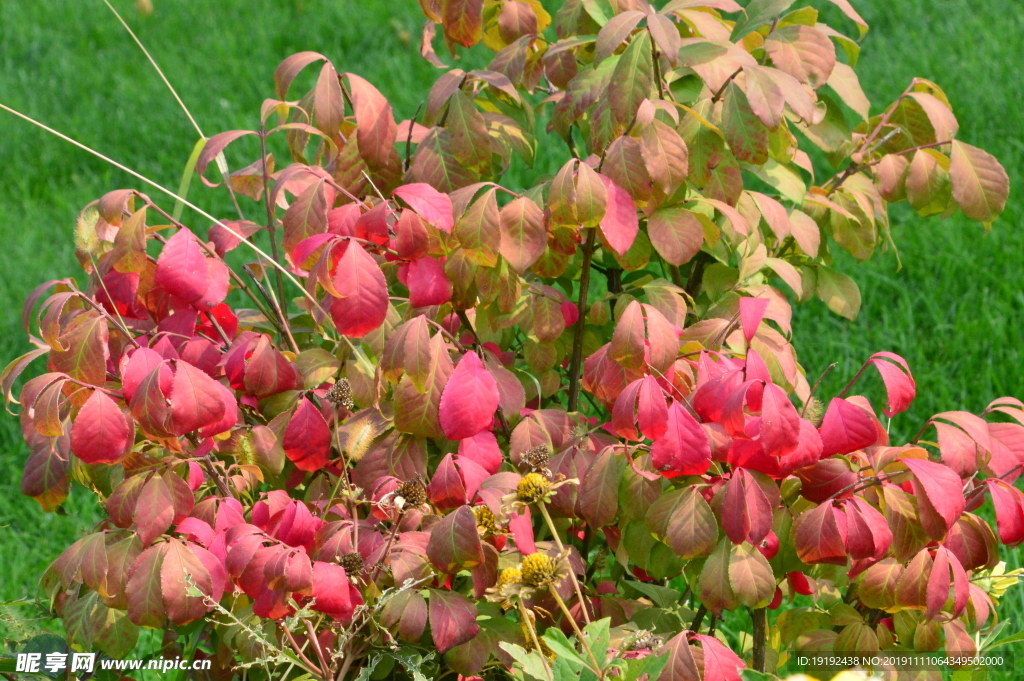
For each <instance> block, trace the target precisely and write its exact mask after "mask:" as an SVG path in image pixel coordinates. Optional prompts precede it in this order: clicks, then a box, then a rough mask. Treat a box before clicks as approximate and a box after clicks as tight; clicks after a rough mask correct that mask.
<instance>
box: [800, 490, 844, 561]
mask: <svg viewBox="0 0 1024 681" xmlns="http://www.w3.org/2000/svg"><path fill="white" fill-rule="evenodd" d="M845 520H846V517H845V516H842V515H839V514H837V513H836V510H835V507H834V506H833V505H832V502H831V501H827V502H825V503H823V504H821V505H820V506H818V507H816V508H813V509H811V510H809V511H806V512H804V513H802V514H801V515H799V516H797V518H796V520H795V521H794V523H793V541H794V544H795V546H796V554H797V556H799V558H800V560H802V561H803V562H805V563H807V564H808V565H813V564H815V563H829V564H832V565H846V561H847V555H846V524H845V522H843V521H845Z"/></svg>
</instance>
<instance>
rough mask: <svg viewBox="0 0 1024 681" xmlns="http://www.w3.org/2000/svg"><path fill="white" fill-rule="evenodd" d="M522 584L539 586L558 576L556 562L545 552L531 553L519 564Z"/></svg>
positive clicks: (552, 580) (545, 584) (549, 582)
mask: <svg viewBox="0 0 1024 681" xmlns="http://www.w3.org/2000/svg"><path fill="white" fill-rule="evenodd" d="M519 571H520V572H521V573H522V575H523V584H526V585H527V586H532V587H534V588H540V587H543V586H547V585H549V584H551V583H552V582H554V581H555V579H557V578H558V576H559V575H558V562H557V561H556V560H555V559H554V558H552V557H551V556H549V555H547V554H546V553H531V554H530V555H528V556H526V557H525V558H523V562H522V563H520V564H519Z"/></svg>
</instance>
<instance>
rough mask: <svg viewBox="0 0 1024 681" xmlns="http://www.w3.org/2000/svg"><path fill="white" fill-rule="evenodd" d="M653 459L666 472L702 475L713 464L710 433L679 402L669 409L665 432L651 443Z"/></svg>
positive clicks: (658, 467)
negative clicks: (709, 441) (708, 434)
mask: <svg viewBox="0 0 1024 681" xmlns="http://www.w3.org/2000/svg"><path fill="white" fill-rule="evenodd" d="M651 462H652V463H653V465H654V468H655V470H658V471H661V472H662V474H663V475H667V476H668V477H675V476H676V475H702V474H703V473H704V472H705V471H706V470H707V469H708V466H710V465H711V446H710V445H709V444H708V436H707V433H705V432H704V429H703V428H701V425H700V424H699V423H697V419H695V418H693V416H691V415H690V412H688V411H687V410H686V409H685V408H684V407H683V406H682V405H681V404H680V403H679V402H678V401H677V402H673V403H672V405H671V406H670V407H669V408H668V422H667V427H666V428H665V434H664V435H663V436H662V437H660V438H659V439H657V440H655V441H654V444H653V445H652V446H651Z"/></svg>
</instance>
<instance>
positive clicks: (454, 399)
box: [438, 352, 498, 440]
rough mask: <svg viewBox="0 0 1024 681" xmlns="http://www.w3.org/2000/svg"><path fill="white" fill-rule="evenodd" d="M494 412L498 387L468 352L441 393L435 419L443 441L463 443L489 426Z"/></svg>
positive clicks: (487, 372)
mask: <svg viewBox="0 0 1024 681" xmlns="http://www.w3.org/2000/svg"><path fill="white" fill-rule="evenodd" d="M497 409H498V383H497V382H496V381H495V380H494V377H493V376H491V374H490V372H489V371H487V369H486V368H484V365H483V362H481V361H480V358H479V357H478V356H477V355H476V354H475V353H472V352H467V353H466V354H465V355H463V356H462V359H461V360H460V361H459V364H458V366H456V367H455V371H454V372H453V373H452V375H451V378H449V379H448V383H447V384H446V385H445V387H444V392H442V393H441V405H440V407H439V409H438V417H439V419H440V421H441V428H442V429H443V430H444V434H445V437H447V438H448V439H449V440H463V439H465V438H467V437H473V436H474V435H476V434H477V433H479V432H480V431H482V430H484V429H486V428H487V427H488V426H490V425H491V419H492V418H493V417H494V412H495V411H496V410H497Z"/></svg>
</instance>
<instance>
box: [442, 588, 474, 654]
mask: <svg viewBox="0 0 1024 681" xmlns="http://www.w3.org/2000/svg"><path fill="white" fill-rule="evenodd" d="M476 614H477V613H476V606H475V605H473V603H472V602H471V601H470V600H469V599H468V598H466V597H465V596H463V595H462V594H459V593H454V592H452V591H440V590H438V589H431V590H430V635H431V637H432V638H433V639H434V647H435V648H437V651H438V652H439V653H441V654H442V655H443V654H444V653H446V652H448V651H449V650H451V649H452V648H454V647H455V646H457V645H461V644H463V643H466V642H467V641H470V640H472V639H473V637H475V636H476V635H477V633H478V632H479V631H480V625H478V624H477V623H476Z"/></svg>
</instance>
